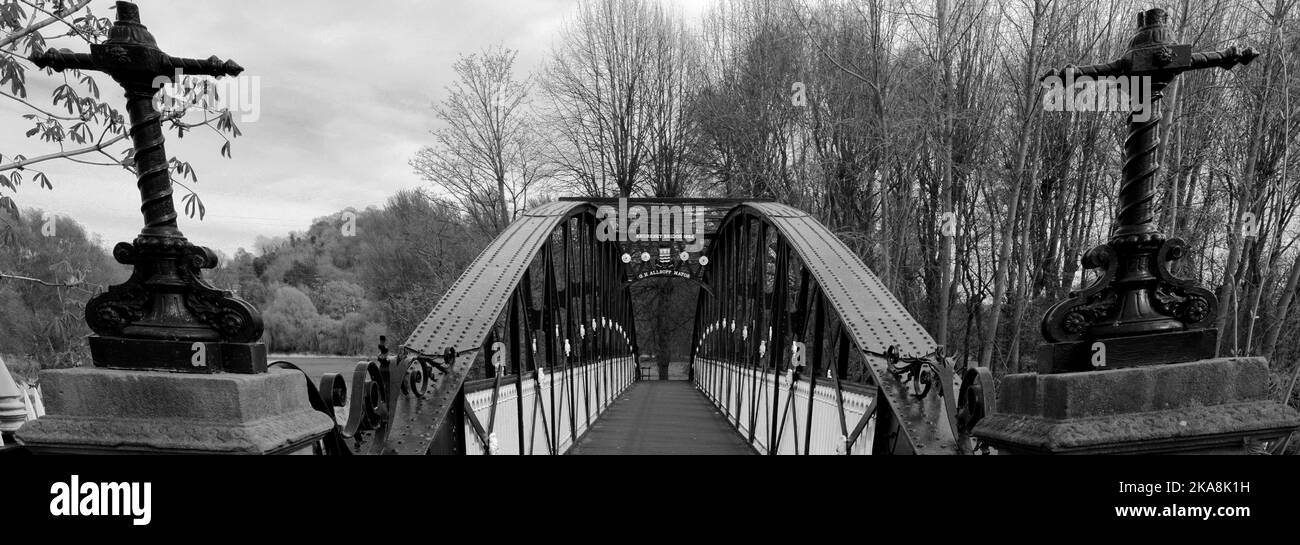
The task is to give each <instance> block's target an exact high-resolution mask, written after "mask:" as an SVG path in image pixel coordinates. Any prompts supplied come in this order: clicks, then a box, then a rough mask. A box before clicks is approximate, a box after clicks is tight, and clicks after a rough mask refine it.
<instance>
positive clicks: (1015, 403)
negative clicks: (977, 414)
mask: <svg viewBox="0 0 1300 545" xmlns="http://www.w3.org/2000/svg"><path fill="white" fill-rule="evenodd" d="M1297 428H1300V413H1297V411H1296V410H1295V409H1292V408H1290V407H1287V406H1285V405H1283V404H1281V403H1278V402H1277V401H1274V400H1271V399H1269V397H1268V365H1267V363H1266V362H1265V361H1264V359H1263V358H1219V359H1210V360H1201V361H1194V362H1188V363H1177V364H1167V365H1153V366H1146V367H1132V368H1127V369H1114V370H1105V371H1091V372H1080V373H1059V374H1051V375H1039V374H1032V373H1031V374H1018V375H1007V376H1006V377H1003V379H1002V382H1001V384H1000V386H999V388H998V401H997V410H996V411H995V412H994V414H991V415H989V416H986V417H985V418H984V419H983V420H981V421H980V423H979V425H977V426H976V427H975V431H974V434H975V436H976V437H978V438H980V439H982V440H984V441H985V442H987V443H988V444H990V445H992V446H994V447H996V448H998V449H999V450H1000V451H1002V452H1008V453H1014V454H1139V453H1220V454H1227V453H1241V454H1244V453H1247V452H1248V451H1250V450H1251V448H1252V445H1259V444H1262V443H1265V442H1273V441H1277V440H1280V439H1284V438H1285V437H1286V436H1288V435H1289V434H1291V433H1292V432H1294V431H1295V430H1296V429H1297Z"/></svg>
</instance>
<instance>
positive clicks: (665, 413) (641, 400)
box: [569, 381, 755, 455]
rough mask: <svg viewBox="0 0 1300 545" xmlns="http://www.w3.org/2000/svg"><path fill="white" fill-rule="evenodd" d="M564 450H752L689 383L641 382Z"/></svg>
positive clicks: (581, 452)
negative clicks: (570, 448) (570, 447)
mask: <svg viewBox="0 0 1300 545" xmlns="http://www.w3.org/2000/svg"><path fill="white" fill-rule="evenodd" d="M569 453H570V454H575V455H583V454H588V455H590V454H597V455H599V454H754V453H755V452H754V450H753V449H751V448H750V447H749V445H748V444H746V443H745V439H744V438H742V437H741V436H740V434H739V433H737V432H736V430H735V428H733V427H732V426H731V425H730V424H729V423H727V420H726V419H725V418H724V417H723V416H722V414H721V413H719V412H718V410H717V409H716V408H715V407H714V406H713V404H712V403H709V400H708V399H706V398H705V397H704V395H703V394H701V393H700V392H699V391H698V390H696V389H695V387H694V386H692V385H691V383H690V382H686V381H642V382H637V383H635V384H633V385H632V386H631V387H630V388H628V389H627V391H626V392H624V393H623V395H621V396H619V398H618V401H616V402H615V403H614V405H613V406H611V407H610V408H609V409H607V410H606V412H605V414H604V415H603V416H601V417H600V419H599V420H597V421H595V422H592V423H591V429H590V430H588V431H587V433H586V434H584V435H583V436H582V437H581V438H579V439H578V444H577V446H575V447H574V448H573V449H572V450H571V451H569Z"/></svg>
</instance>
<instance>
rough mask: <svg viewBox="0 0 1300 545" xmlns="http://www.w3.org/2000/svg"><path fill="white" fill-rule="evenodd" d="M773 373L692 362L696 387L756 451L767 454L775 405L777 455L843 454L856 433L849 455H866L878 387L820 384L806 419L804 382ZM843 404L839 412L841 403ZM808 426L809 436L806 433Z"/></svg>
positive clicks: (713, 362) (703, 360)
mask: <svg viewBox="0 0 1300 545" xmlns="http://www.w3.org/2000/svg"><path fill="white" fill-rule="evenodd" d="M775 383H776V395H775V396H774V395H773V392H772V390H773V373H772V371H771V370H763V369H758V368H755V367H752V366H742V365H737V364H732V363H726V362H720V361H716V360H711V359H706V358H696V360H695V385H696V387H697V388H699V389H700V391H701V392H703V393H704V394H705V395H706V396H707V397H708V398H709V400H710V401H712V402H713V404H714V405H716V406H717V407H718V410H719V411H721V412H722V414H723V415H724V416H726V418H727V420H728V421H729V422H730V423H731V424H732V425H733V426H735V427H736V429H737V430H738V431H739V432H740V434H741V435H742V436H744V437H745V438H746V439H748V440H749V442H750V444H751V445H752V446H753V447H754V449H755V450H757V451H758V452H760V453H763V454H768V453H769V452H770V451H771V448H772V447H771V444H772V443H773V440H772V437H773V436H772V433H771V430H772V429H773V427H774V426H773V425H772V408H773V406H775V407H776V414H777V424H776V426H775V428H776V429H777V430H779V433H777V434H776V441H775V443H776V454H804V453H805V452H807V453H808V454H845V445H846V444H847V443H848V438H849V437H852V436H853V435H854V432H855V430H857V437H856V440H855V441H853V444H852V447H851V448H849V450H848V454H870V453H871V448H872V439H873V437H874V435H875V416H874V414H873V415H872V416H871V417H869V418H868V419H867V420H866V421H865V422H863V420H862V418H863V416H864V415H866V414H867V413H868V412H869V411H870V412H873V413H874V411H872V410H871V409H872V402H873V401H874V400H875V398H876V389H875V388H872V387H870V386H862V385H850V384H843V385H841V388H840V390H839V392H838V393H837V392H836V388H835V385H834V384H833V383H829V382H820V383H818V385H817V386H816V388H813V389H812V392H811V393H812V396H811V397H812V417H811V418H809V416H808V415H809V390H810V385H811V382H810V381H809V380H806V379H798V380H794V381H793V383H792V381H791V380H790V377H789V375H787V374H782V375H780V376H777V377H776V380H775ZM841 398H842V400H843V412H842V413H841V409H840V407H841V402H840V399H841ZM809 428H811V433H809V432H808V430H809Z"/></svg>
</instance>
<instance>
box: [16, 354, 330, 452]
mask: <svg viewBox="0 0 1300 545" xmlns="http://www.w3.org/2000/svg"><path fill="white" fill-rule="evenodd" d="M41 384H42V388H43V390H44V393H45V408H46V414H45V416H43V417H41V418H39V419H37V420H34V421H31V422H28V423H27V424H25V425H23V427H22V428H21V429H19V430H18V433H17V434H16V437H17V439H18V440H19V441H20V442H21V443H22V444H23V445H24V446H26V447H27V448H28V449H29V450H31V451H32V452H33V453H36V454H42V453H78V454H90V453H103V454H126V453H141V454H281V453H291V452H295V451H301V450H303V449H304V448H308V447H310V446H311V444H312V443H313V442H315V441H316V440H317V439H319V438H320V437H322V436H323V435H324V434H325V433H326V432H328V431H329V430H330V428H331V426H332V425H333V423H332V422H331V421H330V419H329V417H328V416H325V415H324V414H322V413H320V412H317V411H315V410H313V409H312V408H311V405H310V403H309V402H308V399H307V384H306V381H304V380H303V377H302V375H301V374H299V373H297V372H290V371H283V370H279V369H273V370H271V371H270V372H268V373H261V374H255V375H245V374H185V373H166V372H155V371H122V370H110V369H99V368H85V367H83V368H76V369H59V370H51V371H42V372H41Z"/></svg>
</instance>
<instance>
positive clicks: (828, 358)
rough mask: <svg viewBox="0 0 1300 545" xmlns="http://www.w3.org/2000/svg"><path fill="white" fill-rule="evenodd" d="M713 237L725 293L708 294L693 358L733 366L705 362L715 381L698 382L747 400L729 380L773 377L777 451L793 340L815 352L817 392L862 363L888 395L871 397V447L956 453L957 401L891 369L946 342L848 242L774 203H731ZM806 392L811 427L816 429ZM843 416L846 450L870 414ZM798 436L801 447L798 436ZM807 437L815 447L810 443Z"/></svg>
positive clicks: (715, 280) (713, 271)
mask: <svg viewBox="0 0 1300 545" xmlns="http://www.w3.org/2000/svg"><path fill="white" fill-rule="evenodd" d="M714 237H715V238H714V245H713V246H712V247H711V248H710V249H709V257H710V270H709V272H708V274H709V278H708V281H709V283H711V284H713V285H714V286H716V287H717V289H716V292H717V293H716V294H715V295H713V296H709V295H704V296H702V297H701V299H700V303H699V305H698V307H697V311H696V325H695V343H694V345H693V346H692V353H691V357H692V361H695V360H696V358H697V357H704V358H708V359H709V360H710V361H724V362H730V363H734V364H736V365H733V366H730V367H718V366H708V369H710V373H709V376H702V377H699V378H698V379H697V380H700V381H704V386H705V389H706V390H707V391H710V392H718V393H719V394H718V395H715V398H716V402H718V403H719V404H720V405H725V404H730V403H736V404H738V403H740V401H739V400H740V399H742V398H744V399H749V400H751V403H757V402H756V401H755V400H757V399H758V397H757V396H758V395H759V394H760V393H759V392H758V391H757V390H756V391H754V392H750V395H747V396H746V395H737V393H735V392H732V391H731V389H730V388H731V385H732V384H733V383H735V384H740V383H745V384H749V385H750V388H755V389H756V388H757V387H756V384H758V383H760V382H761V381H760V380H755V379H759V377H760V375H761V376H764V377H768V378H765V379H762V380H768V381H771V382H772V388H771V390H770V392H772V393H771V395H772V402H771V403H770V404H769V405H770V406H771V409H772V411H771V415H770V418H771V423H770V425H767V426H765V427H766V429H767V430H769V431H768V433H769V434H770V436H769V437H768V438H767V441H768V442H767V445H769V448H771V451H773V452H774V451H775V450H776V449H775V448H774V447H776V446H779V445H780V443H781V440H782V437H781V434H782V432H783V431H784V430H785V429H786V426H785V423H784V422H778V417H780V418H782V419H783V418H785V417H784V416H782V415H781V414H779V413H780V411H779V409H780V407H778V406H776V403H775V400H776V399H777V398H778V396H777V394H776V393H775V392H776V391H777V388H776V385H777V382H778V379H777V377H778V376H780V374H781V373H785V372H788V371H789V370H790V367H791V365H790V363H791V362H790V361H789V359H790V358H792V357H794V352H793V348H792V344H796V343H797V344H801V345H803V346H805V347H806V348H805V353H804V354H803V355H802V356H801V357H804V358H806V359H807V360H808V363H807V367H808V369H806V370H805V373H806V376H807V377H808V379H809V381H810V382H811V387H812V388H815V387H816V386H817V380H818V378H819V375H822V374H823V373H825V375H824V376H823V377H821V378H823V379H826V378H829V379H833V381H834V383H835V388H836V390H837V393H838V391H839V388H840V387H841V380H842V379H844V378H845V377H844V375H845V374H846V373H847V372H848V369H847V367H848V365H847V362H848V360H849V358H850V357H853V358H859V359H860V361H861V362H862V368H863V369H865V372H864V373H863V375H864V377H863V378H864V379H865V381H866V382H867V383H869V384H871V385H872V386H874V387H875V388H876V389H877V390H876V391H877V392H878V393H879V397H878V400H879V401H880V403H879V407H875V405H876V404H875V403H873V409H874V410H875V418H876V423H877V426H876V432H875V437H876V441H874V442H873V452H876V453H895V452H898V453H919V454H928V453H933V454H951V453H954V452H957V451H958V450H959V449H958V447H957V444H956V441H955V439H954V435H953V431H952V430H953V428H954V427H955V420H954V418H955V412H956V411H955V410H954V408H953V407H954V406H953V404H952V403H953V400H952V399H951V398H952V397H953V396H952V395H951V394H950V393H949V394H948V395H947V396H939V395H928V396H925V395H923V396H917V395H916V394H915V392H913V391H909V390H912V388H909V387H908V384H906V383H905V381H904V380H902V379H900V377H899V373H898V369H899V368H898V367H895V366H894V365H893V364H894V363H896V362H897V361H899V359H900V355H906V356H913V357H918V358H919V357H932V355H933V354H934V353H935V352H936V348H937V346H936V344H935V342H934V340H933V338H931V337H930V335H929V334H928V333H926V331H925V330H924V329H923V328H922V327H921V325H920V324H919V323H917V322H916V321H915V320H914V319H913V318H912V317H911V315H909V314H908V313H907V312H906V310H904V308H903V306H902V305H901V304H900V303H899V302H898V300H897V299H896V298H895V297H894V296H893V294H891V293H890V292H889V290H888V289H887V288H886V287H885V286H884V284H882V283H881V282H880V281H879V280H878V279H877V278H876V277H875V275H874V274H872V273H871V271H870V270H869V269H867V267H866V265H865V264H864V263H863V262H862V260H861V259H860V258H858V256H857V255H856V254H854V253H853V252H852V251H851V250H849V248H848V247H847V246H845V245H844V243H843V242H841V241H840V240H839V238H837V237H836V236H835V235H834V234H832V233H831V232H830V231H829V230H828V229H827V228H826V227H825V226H824V225H822V224H821V223H820V222H818V221H816V220H815V219H813V218H812V217H810V216H809V215H808V214H806V213H804V212H802V211H799V210H797V209H795V208H792V207H790V206H787V205H783V204H778V203H771V202H749V203H745V204H742V205H739V206H737V207H735V208H733V209H732V210H731V212H730V213H728V215H727V216H726V217H725V218H724V220H723V221H722V223H721V225H720V227H719V229H718V231H717V233H716V234H715V235H714ZM828 322H829V323H828ZM932 368H933V369H938V370H939V373H940V374H941V375H942V376H940V377H938V378H934V377H931V380H932V382H936V383H940V384H939V386H941V388H940V392H943V391H945V390H951V385H950V384H949V385H948V387H947V388H944V387H943V385H942V384H941V383H942V382H943V381H944V380H948V381H949V382H951V376H950V373H951V371H949V370H946V367H945V366H943V365H938V366H932ZM744 373H749V374H751V375H752V376H750V377H748V378H749V379H750V380H740V379H741V378H745V377H740V376H736V375H739V374H744ZM729 374H730V375H732V376H729ZM733 379H735V380H733ZM740 394H743V393H740ZM809 399H810V401H809V405H810V409H809V412H808V413H807V414H808V415H809V417H808V418H809V421H808V423H807V425H806V428H805V429H810V428H811V427H812V425H813V422H812V417H811V414H812V413H811V403H812V402H811V396H810V397H809ZM787 403H788V401H787ZM754 408H755V407H750V411H749V412H748V413H747V414H748V415H749V418H751V419H753V418H759V415H757V414H756V411H755V410H754ZM737 409H741V408H740V407H737ZM736 414H738V415H739V414H746V411H744V410H737V411H736ZM842 415H843V408H842V407H841V418H840V426H841V429H842V430H843V434H844V436H845V438H846V439H847V442H848V445H846V446H845V448H846V449H850V448H851V447H852V444H853V442H854V441H855V440H856V439H857V437H858V435H859V434H861V433H862V432H863V428H864V427H865V426H864V425H865V424H866V421H867V416H864V417H863V419H862V422H860V423H859V425H857V426H852V425H851V423H849V422H846V421H845V420H844V418H843V416H842ZM868 416H870V415H868ZM737 418H738V419H739V416H738V417H737ZM763 418H768V416H767V415H764V416H763ZM738 424H739V422H738ZM749 424H750V425H748V426H743V425H742V426H741V427H745V428H747V429H749V430H750V434H751V437H750V440H751V442H753V440H754V438H753V437H752V434H753V433H754V431H753V430H755V429H756V427H764V426H755V425H753V424H754V422H750V423H749ZM804 433H808V432H807V431H805V432H804ZM794 435H795V437H794V438H793V441H795V443H796V451H797V450H798V446H797V445H798V442H799V440H800V438H799V437H798V436H799V435H800V434H799V433H795V434H794ZM803 441H804V444H805V445H806V444H807V441H808V439H807V438H804V439H803ZM804 449H805V451H806V450H807V446H805V447H804Z"/></svg>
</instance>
